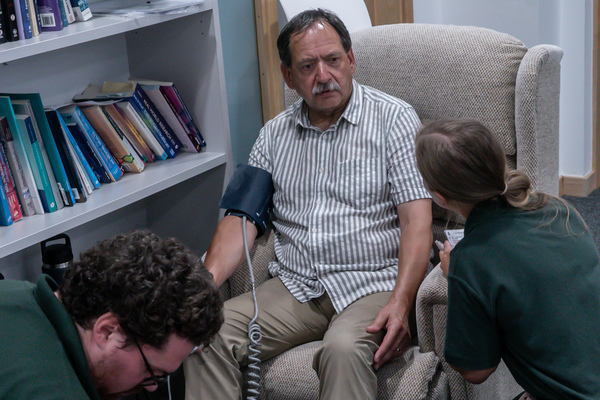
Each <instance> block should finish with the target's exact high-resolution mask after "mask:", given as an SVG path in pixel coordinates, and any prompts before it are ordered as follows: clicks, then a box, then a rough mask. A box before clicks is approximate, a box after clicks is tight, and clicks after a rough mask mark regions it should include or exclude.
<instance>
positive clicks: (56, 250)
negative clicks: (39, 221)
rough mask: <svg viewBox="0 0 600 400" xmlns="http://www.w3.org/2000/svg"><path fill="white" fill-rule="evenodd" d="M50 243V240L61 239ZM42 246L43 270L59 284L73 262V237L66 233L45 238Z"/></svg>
mask: <svg viewBox="0 0 600 400" xmlns="http://www.w3.org/2000/svg"><path fill="white" fill-rule="evenodd" d="M61 240H63V241H64V242H63V243H55V244H51V245H48V243H50V242H55V241H61ZM41 246H42V262H43V264H44V265H42V272H43V273H44V274H47V275H50V276H51V277H52V279H54V280H55V281H56V283H57V284H59V285H60V284H61V283H62V280H63V276H64V275H65V271H66V270H67V269H68V268H69V267H70V266H71V264H72V263H73V251H72V250H71V239H69V236H67V235H66V234H64V233H61V234H59V235H56V236H53V237H51V238H50V239H47V240H44V241H43V242H42V243H41Z"/></svg>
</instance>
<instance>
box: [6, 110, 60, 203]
mask: <svg viewBox="0 0 600 400" xmlns="http://www.w3.org/2000/svg"><path fill="white" fill-rule="evenodd" d="M15 117H16V119H17V125H18V127H19V129H18V130H17V134H16V135H15V140H18V141H20V142H22V143H23V146H24V147H25V152H26V153H27V158H28V159H29V165H30V166H31V170H32V171H33V177H34V179H35V184H36V186H37V188H38V192H39V193H40V199H41V200H42V205H43V206H44V212H47V213H50V212H54V211H56V210H58V207H57V206H56V199H55V198H54V194H53V193H52V187H51V186H50V178H49V177H48V171H47V170H46V165H45V164H44V158H43V157H42V151H41V149H40V144H39V143H38V140H37V135H36V134H35V130H34V128H33V123H32V122H31V117H30V116H29V115H25V114H15Z"/></svg>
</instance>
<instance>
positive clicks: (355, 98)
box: [292, 79, 364, 129]
mask: <svg viewBox="0 0 600 400" xmlns="http://www.w3.org/2000/svg"><path fill="white" fill-rule="evenodd" d="M363 90H364V89H363V87H362V86H361V85H359V84H358V82H356V81H355V80H354V79H353V80H352V95H351V96H350V101H348V104H347V105H346V109H345V110H344V112H343V113H342V115H341V117H340V119H342V118H343V119H345V120H346V121H348V122H349V123H351V124H352V125H358V123H359V122H360V116H361V113H362V108H363ZM292 107H294V110H293V116H294V120H295V125H296V126H300V127H302V128H305V129H308V128H310V127H311V126H312V125H311V123H310V119H309V118H308V106H307V105H306V102H305V101H304V100H303V99H300V100H298V101H297V102H296V103H294V105H293V106H292Z"/></svg>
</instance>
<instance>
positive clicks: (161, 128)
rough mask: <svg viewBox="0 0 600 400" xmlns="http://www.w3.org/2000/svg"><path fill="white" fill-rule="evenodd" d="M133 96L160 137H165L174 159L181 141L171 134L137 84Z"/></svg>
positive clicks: (167, 125) (169, 128)
mask: <svg viewBox="0 0 600 400" xmlns="http://www.w3.org/2000/svg"><path fill="white" fill-rule="evenodd" d="M134 96H136V97H138V98H139V99H140V101H141V102H142V105H143V106H144V108H145V109H146V110H147V111H148V113H149V114H150V117H151V118H152V120H153V121H154V123H155V124H156V126H157V127H158V129H159V132H160V133H161V134H162V136H164V137H165V139H166V141H167V142H168V143H169V145H170V146H171V148H172V149H173V151H174V153H175V154H174V155H173V157H175V155H177V153H179V151H180V150H181V141H180V140H179V138H178V137H177V135H175V132H173V129H172V128H171V127H170V126H169V124H168V123H167V121H165V119H164V118H163V116H162V115H161V113H160V112H159V111H158V109H157V108H156V106H155V105H154V103H152V100H150V98H149V97H148V95H147V94H146V92H144V89H143V88H142V87H141V85H139V84H137V85H135V94H134Z"/></svg>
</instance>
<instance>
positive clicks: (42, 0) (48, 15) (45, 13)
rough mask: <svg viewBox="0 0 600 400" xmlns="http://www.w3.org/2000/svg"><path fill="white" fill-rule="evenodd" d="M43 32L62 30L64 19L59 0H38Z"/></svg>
mask: <svg viewBox="0 0 600 400" xmlns="http://www.w3.org/2000/svg"><path fill="white" fill-rule="evenodd" d="M37 5H38V13H39V16H40V22H41V23H40V25H41V27H42V32H46V31H62V29H63V20H62V17H61V14H60V5H59V0H37Z"/></svg>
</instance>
